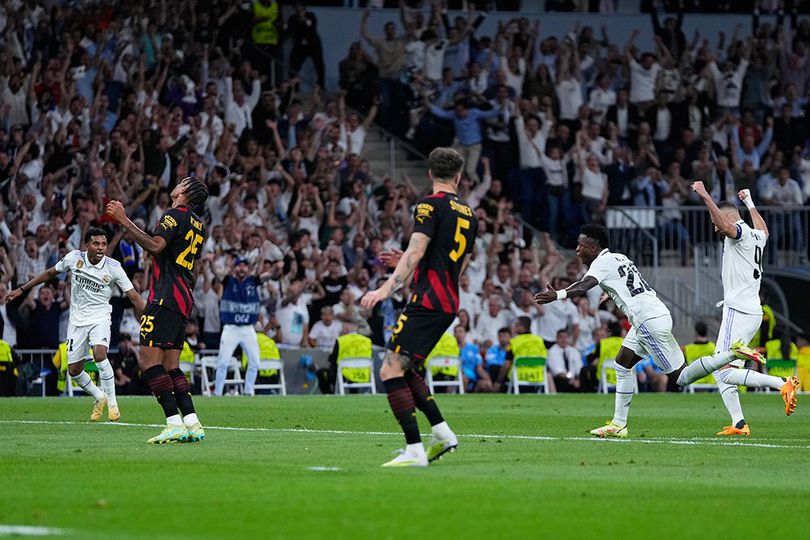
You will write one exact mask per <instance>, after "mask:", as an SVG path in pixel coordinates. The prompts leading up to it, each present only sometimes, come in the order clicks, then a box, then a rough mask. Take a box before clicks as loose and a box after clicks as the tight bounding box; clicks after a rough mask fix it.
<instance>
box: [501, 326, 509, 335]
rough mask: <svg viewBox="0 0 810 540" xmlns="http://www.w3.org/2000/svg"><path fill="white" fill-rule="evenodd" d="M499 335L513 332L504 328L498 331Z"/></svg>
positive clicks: (506, 327)
mask: <svg viewBox="0 0 810 540" xmlns="http://www.w3.org/2000/svg"><path fill="white" fill-rule="evenodd" d="M498 333H499V334H511V333H512V330H510V329H509V327H508V326H504V327H503V328H499V329H498Z"/></svg>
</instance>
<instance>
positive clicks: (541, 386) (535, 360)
mask: <svg viewBox="0 0 810 540" xmlns="http://www.w3.org/2000/svg"><path fill="white" fill-rule="evenodd" d="M537 366H543V381H542V382H537V381H526V380H522V379H520V378H519V377H520V376H519V375H518V373H519V370H518V367H537ZM550 376H551V374H550V373H549V372H548V365H547V364H546V359H545V358H543V357H540V356H538V357H534V356H531V357H530V356H520V357H518V358H515V360H514V361H513V362H512V372H511V374H510V376H509V386H510V387H511V388H508V389H507V392H511V393H513V394H520V387H521V386H531V387H536V388H537V393H538V394H539V393H540V391H541V390H542V391H543V392H542V393H544V394H550V393H551V388H550V385H549V377H550Z"/></svg>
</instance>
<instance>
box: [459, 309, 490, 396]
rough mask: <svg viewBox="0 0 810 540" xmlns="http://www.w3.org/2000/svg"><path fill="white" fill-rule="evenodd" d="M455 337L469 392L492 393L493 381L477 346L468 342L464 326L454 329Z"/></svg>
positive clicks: (463, 375) (465, 384)
mask: <svg viewBox="0 0 810 540" xmlns="http://www.w3.org/2000/svg"><path fill="white" fill-rule="evenodd" d="M453 335H454V336H455V338H456V341H457V342H458V347H459V349H460V352H459V358H461V369H462V377H463V379H464V388H465V389H466V391H467V392H492V380H491V379H490V377H489V373H487V370H486V369H484V362H483V359H482V358H481V352H480V349H479V348H478V346H477V345H475V344H474V343H470V342H468V341H467V331H466V330H465V328H464V326H463V325H461V324H457V325H456V326H455V327H453Z"/></svg>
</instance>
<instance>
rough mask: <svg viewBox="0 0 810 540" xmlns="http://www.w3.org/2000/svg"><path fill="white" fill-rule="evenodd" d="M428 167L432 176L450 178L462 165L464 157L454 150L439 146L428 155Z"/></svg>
mask: <svg viewBox="0 0 810 540" xmlns="http://www.w3.org/2000/svg"><path fill="white" fill-rule="evenodd" d="M428 167H429V168H430V171H431V172H432V173H433V177H434V178H439V179H441V180H451V179H452V178H454V177H455V176H456V175H457V174H458V173H460V172H461V168H462V167H464V158H462V157H461V154H459V153H458V152H457V151H456V150H453V149H452V148H447V147H443V146H440V147H438V148H434V149H433V151H432V152H431V153H430V155H429V156H428Z"/></svg>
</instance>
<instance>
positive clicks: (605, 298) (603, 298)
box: [599, 293, 610, 306]
mask: <svg viewBox="0 0 810 540" xmlns="http://www.w3.org/2000/svg"><path fill="white" fill-rule="evenodd" d="M608 300H610V296H608V294H607V293H602V296H600V297H599V305H600V306H601V305H602V304H604V303H605V302H607V301H608Z"/></svg>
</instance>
